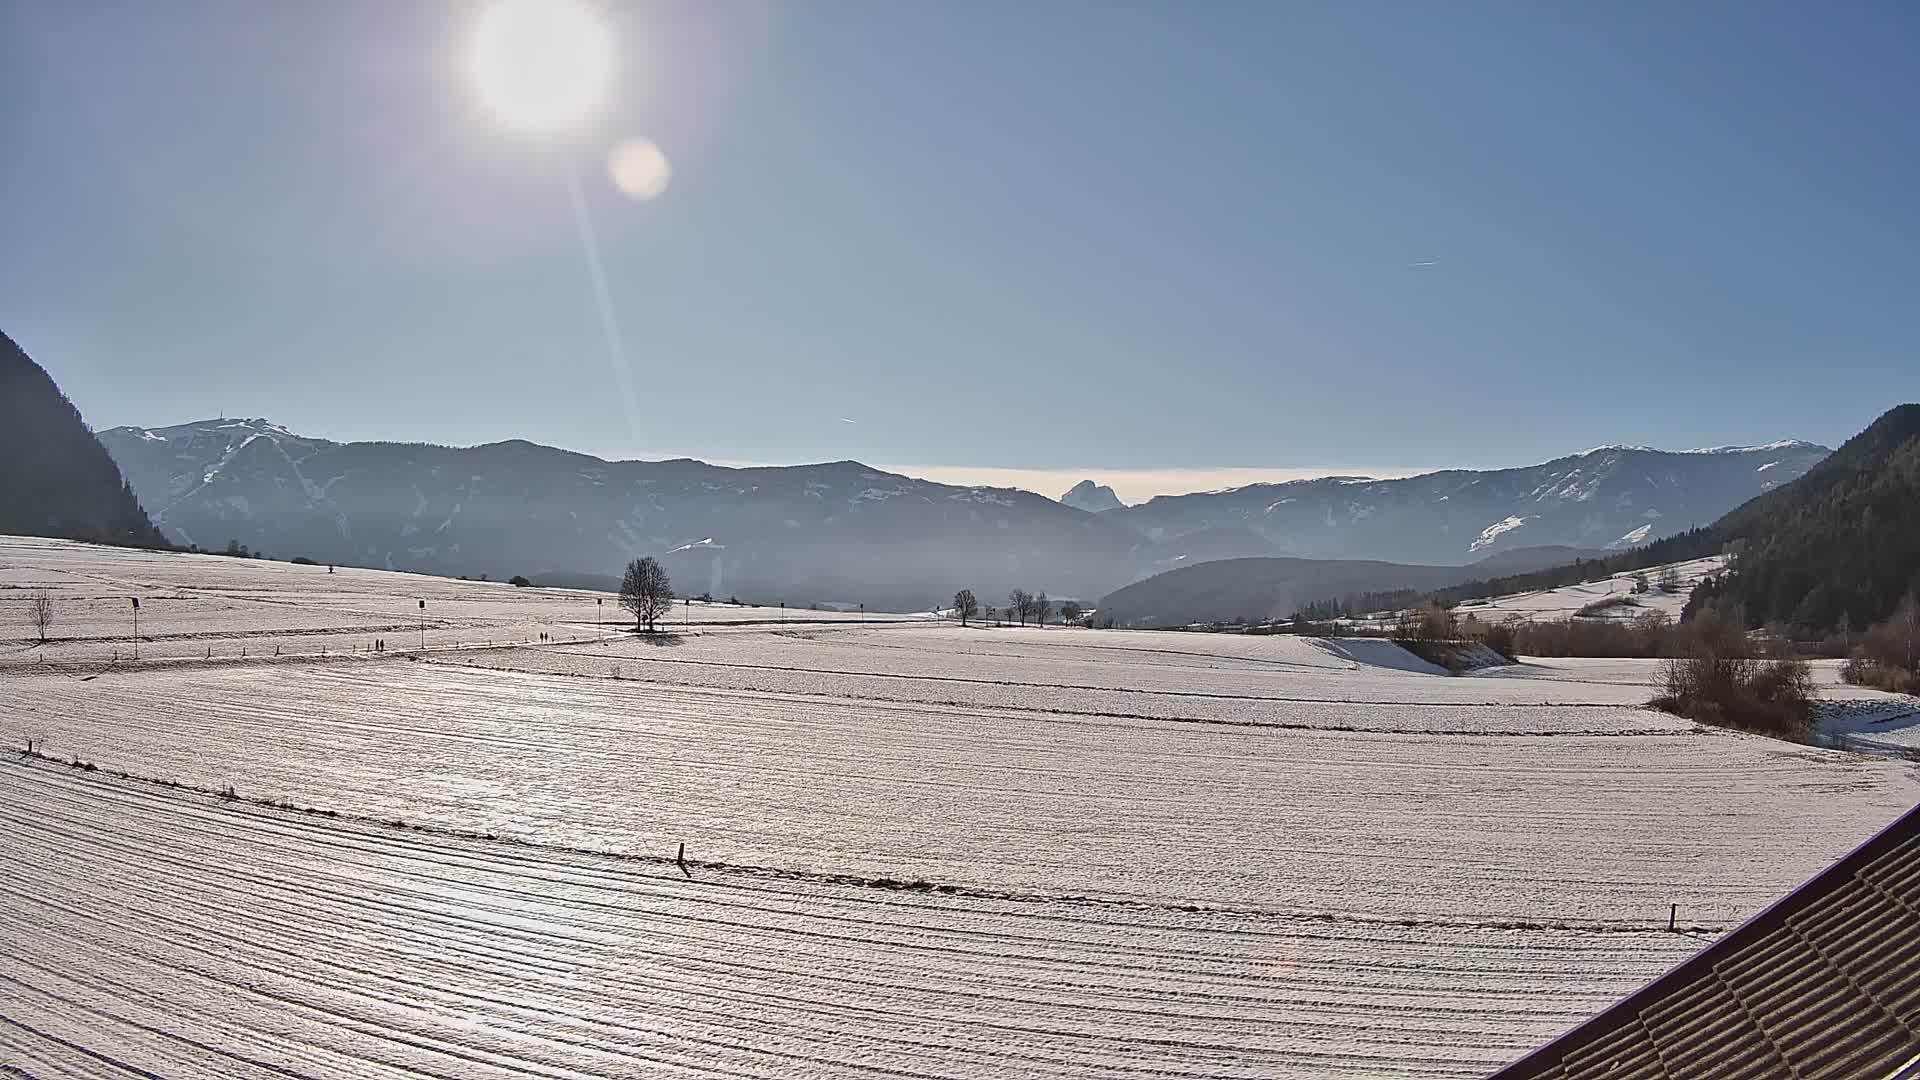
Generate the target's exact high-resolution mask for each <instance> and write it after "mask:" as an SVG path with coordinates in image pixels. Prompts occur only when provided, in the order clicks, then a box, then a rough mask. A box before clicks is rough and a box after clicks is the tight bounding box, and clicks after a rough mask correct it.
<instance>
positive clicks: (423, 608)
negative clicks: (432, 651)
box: [420, 600, 427, 652]
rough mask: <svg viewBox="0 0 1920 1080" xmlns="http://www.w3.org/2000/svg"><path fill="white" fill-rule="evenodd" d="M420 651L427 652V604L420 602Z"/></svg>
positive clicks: (423, 601)
mask: <svg viewBox="0 0 1920 1080" xmlns="http://www.w3.org/2000/svg"><path fill="white" fill-rule="evenodd" d="M420 651H421V652H426V651H427V602H426V601H425V600H422V601H420Z"/></svg>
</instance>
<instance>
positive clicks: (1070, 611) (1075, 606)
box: [1060, 600, 1085, 626]
mask: <svg viewBox="0 0 1920 1080" xmlns="http://www.w3.org/2000/svg"><path fill="white" fill-rule="evenodd" d="M1083 614H1085V611H1084V610H1082V609H1081V607H1080V601H1078V600H1069V601H1067V602H1066V603H1064V604H1061V605H1060V621H1061V622H1062V623H1064V624H1066V625H1068V626H1077V625H1079V622H1080V616H1081V615H1083Z"/></svg>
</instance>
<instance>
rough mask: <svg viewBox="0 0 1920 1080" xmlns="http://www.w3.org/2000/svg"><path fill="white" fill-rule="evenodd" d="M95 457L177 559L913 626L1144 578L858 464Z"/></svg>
mask: <svg viewBox="0 0 1920 1080" xmlns="http://www.w3.org/2000/svg"><path fill="white" fill-rule="evenodd" d="M101 437H102V440H103V441H104V442H105V443H106V444H107V445H108V446H109V447H110V448H111V449H112V450H113V452H114V454H115V455H116V457H117V458H118V459H119V460H120V461H122V462H123V463H124V466H125V468H126V470H127V475H128V477H129V478H130V479H131V480H132V482H133V486H134V489H135V490H136V491H141V492H144V493H146V498H147V499H148V500H150V501H151V502H152V504H153V506H154V507H155V516H156V518H157V519H158V521H159V522H160V523H161V526H162V527H163V528H165V529H167V530H168V531H169V532H171V533H172V534H173V535H174V536H175V537H176V538H177V539H178V540H180V541H181V542H183V543H196V544H199V545H201V546H203V547H209V548H218V547H220V546H222V545H224V544H225V543H226V542H227V541H228V540H230V539H237V540H239V541H240V542H241V543H243V544H246V545H247V546H248V547H250V548H253V549H254V550H265V551H268V552H270V553H272V554H274V555H276V556H279V557H291V556H294V555H305V556H308V557H310V558H315V559H319V560H322V561H329V562H340V563H350V564H359V565H370V566H379V567H391V568H395V569H405V570H419V571H425V572H429V573H440V574H480V573H488V574H492V575H495V576H499V577H505V576H507V575H510V574H516V573H522V574H528V575H530V576H533V577H535V578H537V579H540V580H543V581H569V582H574V583H579V584H596V585H607V584H610V583H611V582H612V580H613V578H614V576H615V575H617V573H618V571H619V569H620V567H621V566H623V565H624V564H625V562H626V561H627V560H628V559H630V558H633V557H635V556H638V555H648V554H651V555H656V556H659V557H660V558H661V559H662V561H663V562H665V563H666V564H667V566H668V569H669V571H670V572H671V573H672V575H673V578H674V584H675V586H676V588H677V590H678V591H680V592H682V593H693V594H697V593H701V592H712V593H713V594H715V595H717V596H721V597H725V596H728V595H734V594H737V595H739V596H740V597H742V598H743V599H754V600H760V601H765V602H769V603H771V602H775V601H784V602H788V603H792V604H795V605H798V606H806V605H809V604H813V603H825V602H863V603H866V604H869V605H871V606H874V607H876V608H888V609H896V610H913V609H925V608H930V607H933V606H936V605H938V604H941V603H943V602H945V601H947V600H949V599H950V598H951V597H952V596H953V594H954V592H955V591H956V590H958V589H960V588H972V589H975V590H976V591H977V592H979V593H980V595H982V596H985V597H994V596H1000V595H1004V594H1005V593H1006V591H1007V590H1009V589H1011V588H1013V587H1016V586H1022V587H1026V586H1031V587H1033V588H1035V589H1038V588H1048V589H1051V590H1052V591H1054V592H1055V593H1056V594H1057V595H1071V594H1073V593H1076V592H1078V593H1081V594H1084V595H1088V596H1094V595H1098V594H1099V593H1100V592H1101V591H1103V590H1104V589H1105V588H1108V587H1111V585H1112V584H1114V583H1116V582H1118V581H1125V580H1128V579H1129V578H1130V577H1132V576H1134V574H1135V573H1136V567H1140V566H1147V565H1150V564H1151V561H1152V556H1151V554H1150V553H1149V552H1148V551H1147V549H1148V548H1149V547H1150V545H1148V544H1146V543H1144V542H1143V541H1141V540H1140V538H1139V537H1137V536H1136V535H1134V534H1133V533H1131V532H1130V531H1128V530H1127V529H1125V528H1122V527H1120V526H1118V525H1113V524H1109V523H1106V522H1103V521H1101V520H1100V519H1098V518H1096V517H1094V516H1093V515H1090V514H1086V513H1083V512H1081V511H1079V510H1074V509H1071V508H1069V507H1065V506H1061V505H1060V504H1059V503H1056V502H1054V501H1053V500H1051V499H1047V498H1044V497H1042V496H1039V495H1035V494H1032V493H1030V492H1025V491H1015V490H1011V489H1000V488H962V487H952V486H949V485H945V484H936V483H932V482H929V481H925V480H916V479H913V478H910V477H905V476H899V475H896V474H893V473H887V472H882V471H880V470H877V469H872V468H869V467H868V466H865V465H862V464H860V463H858V462H853V461H840V462H828V463H823V464H818V465H800V466H791V467H770V468H744V469H736V468H727V467H723V466H718V465H709V464H706V463H704V462H699V461H693V460H690V459H678V460H671V461H621V462H609V461H604V460H601V459H600V458H596V457H591V456H589V455H586V454H577V453H573V452H570V451H565V450H557V449H554V448H552V447H546V446H540V445H537V444H534V443H529V442H524V441H520V440H512V441H508V442H500V443H489V444H486V445H482V446H475V447H465V448H455V447H444V446H431V445H425V444H409V443H336V442H331V441H328V440H325V439H314V438H308V437H305V436H301V435H297V434H295V433H293V432H291V431H289V430H287V429H286V428H284V427H282V426H280V425H278V424H273V423H270V422H268V421H266V420H264V419H222V420H206V421H199V422H196V423H190V424H181V425H177V426H174V427H166V428H157V429H146V428H130V427H128V428H114V429H112V430H110V431H106V432H102V433H101Z"/></svg>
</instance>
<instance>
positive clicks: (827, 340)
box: [0, 0, 1920, 476]
mask: <svg viewBox="0 0 1920 1080" xmlns="http://www.w3.org/2000/svg"><path fill="white" fill-rule="evenodd" d="M608 10H609V11H610V13H611V16H612V21H613V23H614V24H615V26H616V29H617V32H618V34H619V38H620V43H619V50H618V61H617V62H618V64H619V67H620V75H619V82H618V84H617V88H616V92H615V95H614V100H612V101H611V102H610V103H609V104H608V106H607V107H606V108H605V109H603V110H602V111H601V113H600V114H599V115H598V116H597V118H596V122H595V126H594V127H593V129H592V130H591V131H590V132H588V133H586V134H584V135H582V136H580V137H578V138H574V139H572V140H570V141H566V142H564V143H562V144H559V145H555V144H553V143H551V142H541V141H538V140H532V139H529V138H527V137H525V136H521V135H515V134H513V133H511V132H508V131H505V130H503V129H502V128H501V127H500V125H499V124H497V123H496V122H494V121H493V119H492V118H491V117H490V116H489V115H487V114H486V113H485V112H484V111H483V110H482V109H480V108H479V106H478V105H477V102H476V95H475V93H474V91H473V88H472V87H471V85H470V83H469V81H468V79H467V77H466V74H465V71H464V69H463V67H462V57H461V50H462V47H463V44H464V42H465V39H466V35H467V33H468V27H469V26H470V25H471V23H472V20H473V17H474V12H475V9H474V7H473V5H469V4H462V3H429V2H426V0H419V2H411V0H409V2H387V0H380V2H348V0H340V2H330V3H298V4H288V3H258V2H254V0H219V2H213V0H168V2H167V3H149V2H144V0H125V2H119V3H113V2H106V0H70V2H31V0H0V144H3V145H4V146H5V147H6V154H5V165H4V168H5V176H6V181H5V185H4V200H0V327H4V328H5V329H6V330H7V331H8V332H9V333H11V334H13V335H14V336H15V337H16V338H17V339H18V340H20V341H21V343H22V344H24V345H25V346H26V347H27V349H28V350H29V352H31V353H32V354H33V355H34V356H35V357H36V358H37V359H39V360H40V361H41V362H42V363H43V364H44V365H45V366H46V367H47V368H48V369H49V370H50V371H52V372H53V374H54V376H55V378H57V379H58V380H59V381H60V383H61V384H62V385H63V386H64V387H65V388H66V389H67V390H68V392H69V393H70V395H71V396H72V397H73V398H74V399H75V401H76V402H77V403H78V404H79V405H80V407H81V408H82V410H83V412H84V413H85V414H86V416H87V417H88V419H89V420H90V421H91V422H93V423H94V424H95V425H96V426H110V425H116V424H123V423H139V424H143V425H159V424H166V423H175V422H180V421H183V420H188V419H197V418H200V417H204V416H209V415H213V414H216V413H219V412H222V411H224V412H226V413H227V414H228V415H264V416H268V417H271V418H272V419H274V420H277V421H279V422H281V423H284V424H287V425H288V426H290V427H292V428H294V429H296V430H300V431H305V432H311V433H314V434H321V435H326V436H331V437H335V438H390V439H422V440H430V441H436V442H448V443H458V444H465V443H474V442H482V441H490V440H495V439H502V438H510V437H523V438H528V439H532V440H535V441H539V442H547V443H553V444H557V445H562V446H568V447H573V448H578V449H583V450H588V451H591V452H595V453H601V454H605V455H610V456H630V455H646V456H658V455H691V456H696V457H704V458H709V459H723V460H730V461H761V462H797V461H807V460H821V459H835V458H843V457H857V458H860V459H862V460H866V461H870V462H878V463H889V464H891V463H913V464H920V465H943V466H982V467H985V466H994V467H1003V468H1025V469H1036V470H1051V469H1059V470H1064V472H1063V473H1062V475H1065V474H1066V473H1085V474H1087V475H1094V476H1100V475H1103V470H1107V471H1114V472H1120V471H1125V470H1146V469H1168V468H1190V469H1208V468H1213V467H1221V466H1259V467H1274V468H1281V467H1321V466H1337V467H1340V468H1355V467H1382V468H1386V467H1397V468H1406V467H1412V466H1446V465H1469V466H1485V465H1502V464H1519V463H1525V462H1531V461H1535V460H1543V459H1545V458H1547V457H1551V456H1554V455H1556V454H1559V453H1563V452H1566V451H1569V450H1574V449H1579V448H1582V447H1584V446H1588V445H1593V444H1597V443H1603V442H1630V443H1648V444H1654V445H1663V446H1690V445H1701V444H1714V443H1733V442H1755V441H1763V440H1766V439H1771V438H1775V437H1803V438H1810V439H1816V440H1821V441H1826V442H1829V443H1832V442H1837V441H1838V440H1840V439H1842V438H1844V437H1845V436H1847V435H1848V434H1850V433H1851V432H1853V431H1854V430H1856V429H1858V428H1859V427H1861V426H1863V425H1864V424H1865V423H1867V422H1868V421H1869V420H1871V419H1872V418H1873V417H1874V416H1875V415H1877V414H1878V413H1879V412H1880V411H1881V410H1882V409H1883V408H1885V407H1887V406H1889V405H1892V404H1894V403H1896V402H1898V401H1901V400H1912V399H1913V398H1915V397H1916V395H1920V374H1917V373H1920V350H1916V341H1920V287H1916V286H1917V285H1920V271H1917V270H1916V258H1917V257H1920V254H1917V253H1920V196H1916V192H1920V122H1916V108H1917V107H1920V63H1916V62H1915V61H1914V57H1915V55H1916V54H1917V53H1920V5H1916V4H1912V3H1885V4H1857V3H1835V4H1813V3H1800V4H1794V5H1780V4H1768V3H1732V2H1722V3H1712V4H1702V3H1666V2H1658V3H1656V2H1620V3H1600V4H1585V5H1572V4H1537V3H1511V4H1489V3H1449V4H1434V3H1425V2H1411V3H1373V2H1366V3H1344V2H1340V3H1336V2H1325V3H1311V4H1310V3H1280V2H1271V3H1268V2H1261V3H1229V2H1224V0H1222V2H1212V3H1204V4H1195V5H1176V4H1172V3H1159V4H1146V3H1132V2H1124V0H1112V2H1099V3H1085V4H1079V3H1064V2H1043V3H1038V4H1025V3H1013V2H981V3H961V2H957V0H956V2H951V3H943V4H932V3H925V2H918V0H873V2H851V0H814V2H809V3H791V4H780V3H766V2H760V0H726V2H722V3H707V2H685V3H661V4H646V5H609V8H608ZM628 135H642V136H646V137H649V138H652V139H654V140H656V141H657V142H658V143H659V145H660V146H661V147H662V148H663V149H664V150H665V151H666V153H667V154H668V156H669V157H670V158H671V160H672V162H673V166H674V175H673V183H672V186H671V188H670V189H669V190H668V191H667V192H666V194H665V195H664V196H663V197H661V198H659V199H657V200H655V201H652V202H635V201H630V200H628V199H626V198H624V197H622V196H621V195H620V194H619V193H618V192H617V191H615V190H614V189H613V187H612V185H611V184H610V183H608V182H607V180H606V174H605V169H604V166H603V158H604V154H605V152H606V150H607V148H608V147H609V146H610V145H611V144H612V143H613V142H614V141H615V140H616V139H617V138H619V137H623V136H628ZM569 161H571V162H572V163H573V165H574V167H575V168H577V169H579V170H580V174H581V175H582V176H583V178H584V179H585V183H586V188H587V198H588V203H589V211H590V214H591V218H592V220H593V222H594V226H595V228H596V230H597V232H598V235H599V238H600V243H601V246H602V250H603V254H604V257H605V263H606V272H607V275H608V283H609V289H610V292H611V295H612V297H613V303H614V309H615V314H616V316H617V320H618V322H619V325H620V327H621V330H622V332H623V334H624V336H625V339H626V343H627V349H628V353H629V355H630V360H631V363H632V365H633V367H634V368H635V370H636V373H637V375H638V377H639V378H640V380H641V383H642V397H643V405H642V410H643V412H644V414H645V419H646V423H645V428H644V430H641V431H638V432H635V431H633V430H631V429H630V426H629V423H628V420H627V416H626V413H625V410H624V409H623V407H622V406H621V404H620V396H619V394H618V392H617V390H616V388H615V383H614V380H613V377H612V375H611V369H610V366H609V360H608V355H607V346H606V342H605V339H604V337H603V335H602V331H601V326H600V321H599V315H598V312H597V310H596V308H595V305H594V294H593V291H592V289H591V287H590V282H589V278H588V274H587V269H586V262H585V260H584V258H583V255H582V250H581V245H580V240H579V237H578V236H577V234H576V232H575V228H574V221H573V217H572V216H571V212H570V209H569V202H568V199H567V194H566V191H567V188H566V184H565V180H564V177H565V175H566V173H565V169H566V167H567V163H568V162H569ZM843 417H845V418H849V419H851V420H853V421H855V422H854V423H847V422H845V421H843V420H842V419H841V418H843Z"/></svg>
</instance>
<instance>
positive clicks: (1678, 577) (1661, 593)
mask: <svg viewBox="0 0 1920 1080" xmlns="http://www.w3.org/2000/svg"><path fill="white" fill-rule="evenodd" d="M1726 563H1727V560H1726V558H1725V557H1724V556H1720V555H1715V556H1712V557H1710V558H1705V559H1691V560H1688V561H1687V562H1678V563H1672V564H1669V565H1667V566H1654V567H1649V568H1647V569H1645V570H1634V571H1630V572H1628V571H1623V572H1621V573H1618V574H1614V575H1613V576H1611V577H1607V578H1603V579H1601V580H1599V581H1589V582H1583V583H1581V584H1578V585H1565V586H1562V587H1560V588H1557V589H1540V590H1536V591H1534V592H1524V593H1512V594H1509V595H1507V596H1496V597H1493V598H1491V599H1487V600H1469V601H1466V602H1465V603H1462V604H1460V605H1459V606H1458V607H1456V608H1455V609H1454V613H1455V614H1457V615H1459V616H1461V617H1462V618H1464V617H1466V616H1468V615H1474V616H1477V617H1478V618H1479V619H1481V620H1482V621H1483V622H1519V621H1543V620H1557V619H1571V618H1592V619H1635V618H1639V617H1640V616H1642V615H1653V614H1660V615H1665V616H1667V617H1668V618H1670V619H1673V620H1674V621H1676V622H1678V621H1679V619H1680V610H1681V609H1682V608H1684V607H1686V606H1687V596H1688V594H1690V593H1692V592H1693V587H1694V586H1695V585H1698V584H1699V583H1700V581H1701V579H1703V578H1707V577H1710V576H1712V575H1714V574H1717V573H1719V572H1720V571H1721V570H1722V569H1724V568H1725V567H1726ZM1668 571H1671V574H1669V573H1668ZM1663 584H1664V585H1670V586H1671V589H1668V588H1663V587H1662V586H1663ZM1636 590H1638V591H1636Z"/></svg>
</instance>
